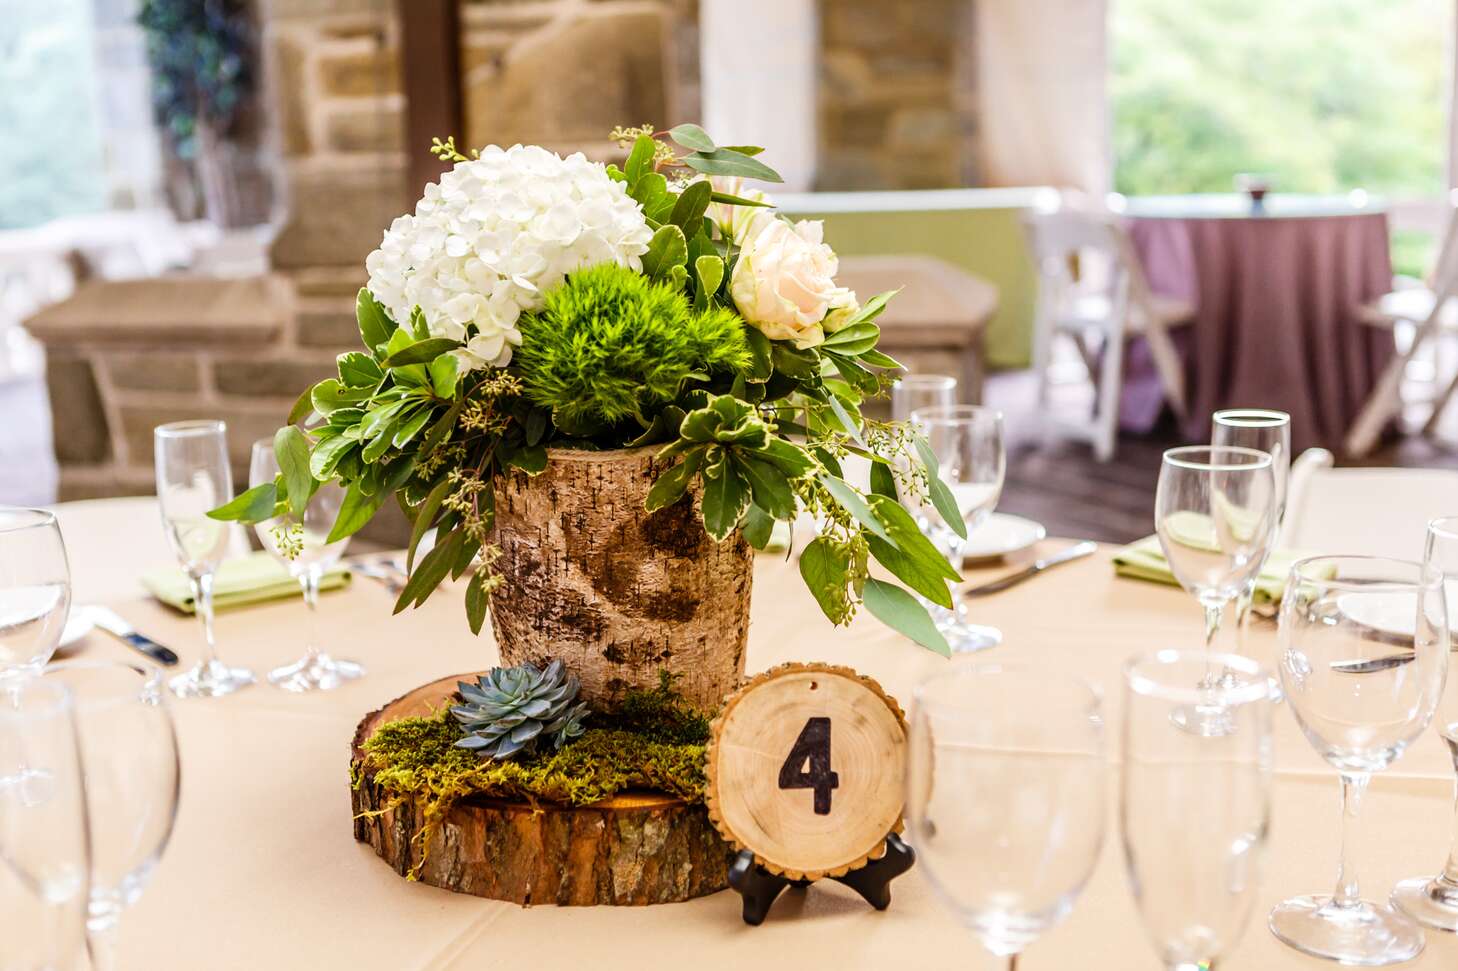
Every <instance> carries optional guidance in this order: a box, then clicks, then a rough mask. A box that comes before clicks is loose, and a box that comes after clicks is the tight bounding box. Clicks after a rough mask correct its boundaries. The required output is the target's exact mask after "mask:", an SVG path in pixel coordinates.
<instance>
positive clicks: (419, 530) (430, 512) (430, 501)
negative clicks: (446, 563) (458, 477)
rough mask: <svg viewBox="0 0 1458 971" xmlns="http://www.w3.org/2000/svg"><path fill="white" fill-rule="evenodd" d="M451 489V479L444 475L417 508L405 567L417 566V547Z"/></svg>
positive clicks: (406, 550)
mask: <svg viewBox="0 0 1458 971" xmlns="http://www.w3.org/2000/svg"><path fill="white" fill-rule="evenodd" d="M450 491H451V482H450V479H448V478H445V477H442V478H441V480H440V481H439V482H437V483H436V484H435V488H433V489H431V490H430V493H429V494H428V495H427V496H426V497H425V501H424V502H422V503H421V504H420V506H419V508H417V509H416V510H415V513H414V515H415V520H414V522H412V523H411V526H410V545H409V546H408V547H406V549H405V569H406V570H407V571H408V570H412V569H414V568H415V548H416V547H417V546H419V545H420V540H421V538H422V537H424V536H425V534H426V533H427V532H429V530H430V527H431V526H433V525H435V514H436V513H438V512H440V504H441V503H442V502H444V501H445V497H446V493H448V492H450Z"/></svg>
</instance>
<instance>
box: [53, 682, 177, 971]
mask: <svg viewBox="0 0 1458 971" xmlns="http://www.w3.org/2000/svg"><path fill="white" fill-rule="evenodd" d="M44 680H46V681H47V682H51V683H55V684H61V685H64V686H65V687H66V689H67V691H68V692H69V694H70V696H71V700H72V707H73V709H74V713H75V714H74V719H75V723H76V736H77V739H78V741H79V743H80V751H81V761H82V768H83V771H82V775H83V777H84V779H85V786H86V799H87V803H88V804H89V805H90V806H91V808H92V811H91V813H90V832H91V898H90V907H89V916H88V919H87V928H88V930H89V931H90V942H91V947H90V951H91V967H92V971H109V969H111V968H113V967H115V966H116V961H115V954H114V941H113V938H114V937H115V934H116V928H117V924H118V922H119V921H120V919H121V915H122V912H123V911H124V910H125V909H126V908H127V907H130V906H131V905H132V904H134V903H136V901H137V899H138V898H139V897H140V896H141V894H142V891H143V889H144V888H145V887H146V885H147V881H148V879H149V878H150V877H151V875H152V871H153V870H154V869H155V868H156V866H157V862H158V860H159V859H160V858H161V856H162V851H163V850H164V849H165V848H166V846H167V841H168V839H169V838H170V837H171V835H172V823H173V820H174V819H175V818H176V815H177V797H178V786H179V780H180V773H181V769H180V767H179V763H178V757H177V737H176V734H175V732H174V730H173V727H172V715H171V712H170V711H169V708H168V703H167V692H166V691H165V690H164V685H163V682H162V673H161V671H160V670H159V669H157V668H155V667H152V666H150V665H145V666H144V665H140V664H122V663H116V662H110V661H86V660H74V661H61V662H58V663H55V664H52V665H50V666H49V667H47V668H46V670H45V679H44Z"/></svg>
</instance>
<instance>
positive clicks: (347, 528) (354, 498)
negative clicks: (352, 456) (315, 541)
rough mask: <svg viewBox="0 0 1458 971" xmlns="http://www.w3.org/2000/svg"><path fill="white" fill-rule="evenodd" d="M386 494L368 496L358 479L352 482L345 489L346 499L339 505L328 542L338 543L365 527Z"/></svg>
mask: <svg viewBox="0 0 1458 971" xmlns="http://www.w3.org/2000/svg"><path fill="white" fill-rule="evenodd" d="M384 499H385V497H384V496H367V495H365V494H364V490H363V489H362V488H361V486H360V482H359V481H358V480H356V481H355V482H351V483H350V484H349V487H348V488H347V489H345V490H344V501H343V502H342V503H340V506H339V516H338V518H336V519H335V520H334V528H333V529H331V530H330V531H329V537H328V539H326V540H325V542H326V543H337V542H339V541H340V540H342V539H344V538H345V537H346V536H353V535H354V534H355V533H357V532H359V531H360V529H362V528H363V527H364V524H365V523H367V522H369V521H370V520H371V519H373V518H374V515H375V511H376V510H378V509H379V508H380V504H381V503H382V502H384Z"/></svg>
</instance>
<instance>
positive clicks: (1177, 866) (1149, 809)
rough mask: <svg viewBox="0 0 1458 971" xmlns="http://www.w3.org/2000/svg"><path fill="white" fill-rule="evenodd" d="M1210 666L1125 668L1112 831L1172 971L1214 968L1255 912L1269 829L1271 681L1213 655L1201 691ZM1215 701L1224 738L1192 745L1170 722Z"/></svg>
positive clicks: (1197, 660)
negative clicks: (1117, 827)
mask: <svg viewBox="0 0 1458 971" xmlns="http://www.w3.org/2000/svg"><path fill="white" fill-rule="evenodd" d="M1210 660H1212V659H1210V658H1207V657H1206V655H1204V654H1203V653H1198V652H1185V651H1160V652H1159V653H1157V654H1150V655H1144V656H1142V657H1136V658H1134V659H1133V660H1131V661H1130V662H1129V663H1128V664H1126V665H1125V667H1124V731H1123V756H1124V757H1123V772H1122V783H1123V793H1122V799H1121V800H1120V824H1121V827H1122V830H1123V836H1124V861H1125V864H1126V865H1127V867H1128V871H1129V882H1130V885H1131V886H1132V887H1133V890H1134V899H1135V900H1136V901H1137V902H1138V904H1139V913H1140V915H1141V916H1142V917H1143V919H1144V926H1145V929H1146V930H1147V931H1148V932H1149V935H1150V938H1151V939H1152V940H1153V942H1154V946H1155V949H1156V950H1157V951H1158V952H1159V957H1160V960H1161V961H1162V962H1163V963H1164V966H1165V967H1166V968H1169V969H1171V971H1178V969H1186V971H1188V969H1192V968H1196V967H1210V966H1211V963H1212V962H1213V961H1215V960H1216V959H1217V958H1219V957H1222V956H1224V955H1225V954H1227V953H1229V951H1230V949H1231V948H1232V947H1234V945H1235V943H1236V941H1238V940H1239V939H1240V936H1241V934H1242V933H1243V932H1244V930H1245V926H1246V924H1247V923H1248V922H1249V920H1250V915H1251V913H1252V911H1254V910H1255V903H1256V895H1257V892H1258V890H1259V888H1260V877H1261V864H1262V858H1263V856H1264V854H1265V848H1266V842H1267V837H1268V835H1269V832H1270V820H1271V710H1272V683H1271V676H1270V675H1269V674H1267V673H1266V672H1265V671H1263V670H1262V669H1261V667H1260V665H1258V664H1256V663H1255V662H1254V661H1252V660H1250V659H1249V658H1245V657H1241V656H1240V655H1236V654H1225V655H1218V656H1216V657H1215V658H1214V659H1213V660H1215V661H1216V662H1217V663H1219V664H1221V665H1222V666H1223V668H1224V670H1225V671H1226V672H1227V675H1226V677H1224V678H1222V679H1221V682H1220V684H1219V685H1217V686H1216V687H1215V688H1213V689H1209V690H1203V689H1200V688H1197V687H1193V685H1195V684H1197V683H1198V680H1199V678H1200V677H1201V676H1202V675H1203V673H1204V671H1205V669H1206V665H1207V664H1208V663H1209V661H1210ZM1212 701H1213V702H1214V703H1217V704H1219V705H1220V706H1221V708H1222V709H1224V710H1225V711H1226V712H1227V713H1228V714H1229V718H1230V722H1231V727H1232V730H1231V731H1229V732H1226V733H1224V734H1221V735H1199V734H1193V733H1191V732H1187V731H1183V730H1181V729H1180V728H1179V727H1178V725H1177V724H1175V723H1174V720H1173V719H1172V718H1171V716H1172V715H1174V714H1175V713H1176V712H1178V711H1180V710H1182V709H1183V708H1186V707H1188V706H1190V705H1193V704H1209V703H1211V702H1212Z"/></svg>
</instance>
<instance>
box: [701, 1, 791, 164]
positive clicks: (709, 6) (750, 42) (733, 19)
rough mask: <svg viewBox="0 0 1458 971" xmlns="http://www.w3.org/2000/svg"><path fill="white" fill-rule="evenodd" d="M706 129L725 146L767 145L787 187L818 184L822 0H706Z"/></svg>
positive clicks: (703, 55) (768, 156)
mask: <svg viewBox="0 0 1458 971" xmlns="http://www.w3.org/2000/svg"><path fill="white" fill-rule="evenodd" d="M699 38H700V41H699V64H700V66H699V70H700V78H701V84H702V90H703V104H704V118H703V125H704V128H705V129H706V130H707V131H708V132H709V134H710V135H712V136H713V137H714V140H715V141H717V142H718V143H719V144H721V145H763V146H765V153H764V155H763V156H761V157H762V158H763V160H764V162H765V164H767V165H769V166H771V167H772V168H774V169H775V170H777V171H778V172H779V173H780V174H781V175H782V176H784V177H785V185H784V186H783V191H788V192H803V191H806V190H808V189H811V188H813V187H814V182H815V148H816V119H815V115H816V100H817V99H816V86H817V73H818V57H817V56H816V50H817V47H818V46H819V45H818V38H819V31H818V24H817V18H816V13H815V0H702V3H701V4H700V7H699Z"/></svg>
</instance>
